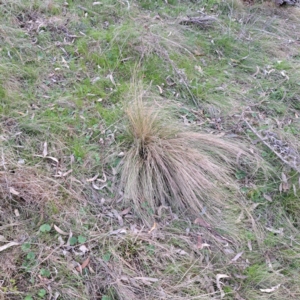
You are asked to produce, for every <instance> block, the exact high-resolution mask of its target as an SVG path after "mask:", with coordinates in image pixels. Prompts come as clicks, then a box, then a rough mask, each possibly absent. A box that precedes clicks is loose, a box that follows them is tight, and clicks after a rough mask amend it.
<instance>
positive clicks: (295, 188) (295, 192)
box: [293, 184, 297, 197]
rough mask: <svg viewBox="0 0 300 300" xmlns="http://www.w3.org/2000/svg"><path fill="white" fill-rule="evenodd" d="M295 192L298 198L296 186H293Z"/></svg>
mask: <svg viewBox="0 0 300 300" xmlns="http://www.w3.org/2000/svg"><path fill="white" fill-rule="evenodd" d="M293 192H294V196H295V197H297V189H296V186H295V185H294V184H293Z"/></svg>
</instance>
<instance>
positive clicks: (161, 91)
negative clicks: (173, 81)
mask: <svg viewBox="0 0 300 300" xmlns="http://www.w3.org/2000/svg"><path fill="white" fill-rule="evenodd" d="M156 86H157V88H158V89H159V93H160V94H162V93H163V92H164V91H163V89H162V88H161V87H160V86H159V85H158V84H157V85H156Z"/></svg>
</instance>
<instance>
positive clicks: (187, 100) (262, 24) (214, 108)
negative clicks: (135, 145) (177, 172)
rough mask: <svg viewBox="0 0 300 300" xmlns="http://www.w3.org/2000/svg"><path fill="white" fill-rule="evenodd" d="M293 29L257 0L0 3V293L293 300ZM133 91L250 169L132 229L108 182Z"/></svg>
mask: <svg viewBox="0 0 300 300" xmlns="http://www.w3.org/2000/svg"><path fill="white" fill-rule="evenodd" d="M299 33H300V9H299V7H285V6H284V7H278V6H276V5H274V4H273V3H272V2H269V1H253V2H252V1H251V2H250V3H245V2H244V1H239V0H233V1H229V0H228V1H213V0H209V1H200V0H199V1H183V0H168V1H162V0H157V1H150V0H141V1H134V0H128V1H125V0H124V1H123V0H102V1H97V2H96V1H95V2H92V1H87V0H84V1H79V0H73V1H71V0H70V1H59V0H57V1H56V0H48V1H41V0H35V1H33V0H32V1H31V0H25V1H21V0H2V1H0V58H1V59H0V147H1V151H0V201H1V206H0V230H1V232H0V270H1V275H0V299H26V300H32V299H55V300H56V299H57V300H62V299H70V300H71V299H72V300H74V299H78V300H79V299H87V300H88V299H89V300H90V299H91V300H92V299H95V300H96V299H102V300H112V299H126V300H127V299H132V300H133V299H139V300H140V299H147V300H148V299H149V300H150V299H172V300H173V299H174V300H175V299H178V300H179V299H180V300H188V299H189V300H190V299H228V300H229V299H232V300H233V299H236V300H242V299H246V300H263V299H276V300H281V299H299V297H300V288H299V282H300V275H299V272H298V270H299V268H300V258H299V251H300V246H299V245H300V235H299V222H300V204H299V203H300V202H299V196H300V192H299V188H300V187H299V185H300V181H299V170H300V156H299V154H298V149H299V129H300V124H299V116H300V92H299V91H300V84H299V78H300V35H299ZM141 90H142V92H140V91H141ZM137 93H141V94H142V95H143V99H144V100H143V101H145V103H147V105H149V106H150V107H155V108H157V109H159V110H160V111H161V112H162V115H161V116H162V117H161V118H162V119H163V118H165V119H163V120H165V121H166V122H167V123H168V124H169V125H170V124H172V126H176V127H177V126H178V128H187V129H188V130H190V131H193V132H196V133H197V134H209V135H210V136H215V137H216V140H217V139H218V140H220V139H221V140H222V141H223V142H224V143H226V142H227V143H228V144H227V145H234V144H236V145H241V147H242V148H243V149H246V150H247V151H249V153H251V154H252V155H253V157H256V158H257V168H256V169H253V165H251V166H250V165H247V162H248V161H247V160H242V163H240V164H237V165H235V166H234V167H233V166H231V168H230V174H229V175H230V177H231V180H232V181H230V185H229V183H228V186H227V187H226V193H224V194H222V195H224V196H223V197H224V198H223V199H222V197H221V199H219V200H221V202H223V203H222V206H218V205H216V204H215V203H217V202H215V200H216V199H214V197H212V196H211V197H210V195H207V199H210V198H211V199H210V200H211V201H209V200H206V201H207V205H204V207H203V209H202V212H201V213H194V214H193V213H191V212H188V211H183V210H176V208H172V209H171V208H170V207H169V206H168V203H166V205H163V204H162V203H161V202H162V199H156V200H157V201H158V202H155V203H159V207H154V209H153V207H151V206H149V205H148V204H147V202H146V201H145V202H143V204H142V205H144V206H142V208H141V209H142V210H144V211H147V214H148V216H149V215H150V216H152V219H151V221H150V222H145V220H143V219H142V218H141V217H140V215H139V212H138V210H137V209H136V207H135V205H133V203H131V201H130V199H129V201H125V200H126V199H125V198H124V197H125V195H124V194H123V192H124V190H123V189H121V188H120V187H121V177H122V178H123V179H124V174H123V176H121V175H122V174H121V173H120V172H121V170H122V166H123V160H124V159H126V157H127V156H126V154H127V152H128V151H129V150H128V149H129V148H128V147H130V145H129V144H128V136H127V131H126V128H127V129H128V122H127V121H126V114H125V111H126V108H128V107H130V105H135V104H134V103H135V102H134V100H135V99H136V98H137V97H139V96H140V94H139V95H137ZM165 111H167V112H166V116H165V115H164V113H165ZM169 120H172V121H170V122H169ZM173 124H174V125H173ZM176 124H177V125H176ZM128 145H129V146H128ZM216 145H217V144H216ZM209 147H211V148H209ZM214 150H215V148H214V147H213V143H211V144H209V146H207V147H206V151H208V152H207V153H213V151H214ZM246 150H245V151H246ZM236 160H237V162H238V161H240V157H239V154H237V157H236ZM221 161H222V162H224V161H226V157H225V156H224V155H223V159H222V160H221ZM216 163H217V164H218V163H220V161H219V160H218V161H216ZM222 167H223V166H221V165H220V170H221V168H222ZM215 171H217V172H218V170H215ZM125 175H126V174H125ZM125 177H126V176H125ZM183 178H188V177H183ZM184 184H185V182H184V183H183V185H184ZM233 186H234V187H233ZM169 194H170V193H169ZM213 195H215V194H213ZM189 200H190V199H189ZM222 200H223V201H222ZM159 201H161V202H159ZM187 202H188V201H187ZM188 203H189V202H188ZM135 204H136V203H135ZM160 204H161V205H160ZM175 206H176V205H175ZM210 210H213V211H214V213H215V215H214V217H213V219H211V218H208V212H209V211H210Z"/></svg>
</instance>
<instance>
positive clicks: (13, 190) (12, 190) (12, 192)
mask: <svg viewBox="0 0 300 300" xmlns="http://www.w3.org/2000/svg"><path fill="white" fill-rule="evenodd" d="M9 192H10V193H11V194H13V195H16V196H19V195H20V193H19V192H17V191H16V190H15V189H14V188H13V187H10V188H9Z"/></svg>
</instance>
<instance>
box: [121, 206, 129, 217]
mask: <svg viewBox="0 0 300 300" xmlns="http://www.w3.org/2000/svg"><path fill="white" fill-rule="evenodd" d="M130 211H131V207H128V208H126V209H124V210H122V211H121V212H120V215H121V216H125V215H127V214H128V213H129V212H130Z"/></svg>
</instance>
